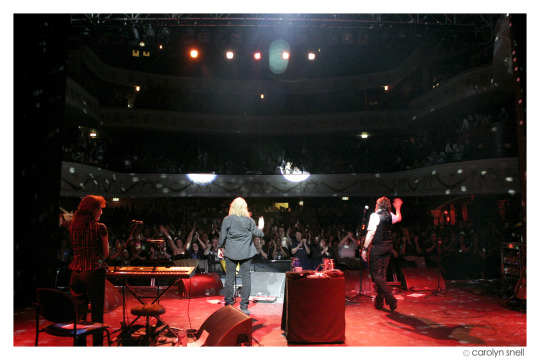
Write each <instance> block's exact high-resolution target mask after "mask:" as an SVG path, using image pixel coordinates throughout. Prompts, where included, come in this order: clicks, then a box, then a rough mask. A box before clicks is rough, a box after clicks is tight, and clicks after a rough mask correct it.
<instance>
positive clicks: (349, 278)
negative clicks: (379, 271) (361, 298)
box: [343, 270, 375, 295]
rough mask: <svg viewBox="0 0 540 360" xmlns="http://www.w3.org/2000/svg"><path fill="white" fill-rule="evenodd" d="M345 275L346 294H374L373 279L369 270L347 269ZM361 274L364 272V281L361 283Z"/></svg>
mask: <svg viewBox="0 0 540 360" xmlns="http://www.w3.org/2000/svg"><path fill="white" fill-rule="evenodd" d="M343 274H344V275H345V294H347V295H349V294H351V293H354V294H364V295H367V294H373V293H374V292H375V290H374V286H373V281H371V275H370V274H369V271H368V270H347V271H344V272H343ZM360 274H362V283H361V284H360Z"/></svg>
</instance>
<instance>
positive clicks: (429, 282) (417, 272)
mask: <svg viewBox="0 0 540 360" xmlns="http://www.w3.org/2000/svg"><path fill="white" fill-rule="evenodd" d="M401 272H402V273H403V278H404V281H405V289H407V290H442V289H445V288H446V286H445V284H444V279H443V277H442V275H441V272H440V270H439V269H438V268H428V269H417V268H403V269H401Z"/></svg>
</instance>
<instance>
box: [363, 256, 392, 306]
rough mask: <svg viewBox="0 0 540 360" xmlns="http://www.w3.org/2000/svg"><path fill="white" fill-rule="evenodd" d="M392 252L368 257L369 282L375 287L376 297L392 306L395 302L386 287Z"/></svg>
mask: <svg viewBox="0 0 540 360" xmlns="http://www.w3.org/2000/svg"><path fill="white" fill-rule="evenodd" d="M391 256H392V251H391V250H390V251H387V252H385V253H383V254H380V255H373V254H372V255H370V257H369V273H370V275H371V280H372V281H373V282H374V283H375V285H377V297H378V298H384V299H385V300H386V303H387V304H388V305H390V304H394V303H395V302H396V301H397V300H396V298H395V297H394V295H393V294H392V291H390V289H389V288H388V286H387V285H386V271H387V270H388V264H389V263H390V257H391Z"/></svg>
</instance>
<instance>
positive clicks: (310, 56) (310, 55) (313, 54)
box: [308, 51, 315, 61]
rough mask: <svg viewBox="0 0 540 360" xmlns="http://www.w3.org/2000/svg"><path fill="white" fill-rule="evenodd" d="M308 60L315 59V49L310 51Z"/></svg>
mask: <svg viewBox="0 0 540 360" xmlns="http://www.w3.org/2000/svg"><path fill="white" fill-rule="evenodd" d="M308 60H311V61H313V60H315V53H314V52H313V51H310V52H309V53H308Z"/></svg>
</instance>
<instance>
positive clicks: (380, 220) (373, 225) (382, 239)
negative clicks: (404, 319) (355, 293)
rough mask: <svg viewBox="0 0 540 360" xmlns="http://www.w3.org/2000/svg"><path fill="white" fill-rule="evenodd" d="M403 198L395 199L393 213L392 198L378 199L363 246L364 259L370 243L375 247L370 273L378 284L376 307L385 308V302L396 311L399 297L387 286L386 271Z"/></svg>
mask: <svg viewBox="0 0 540 360" xmlns="http://www.w3.org/2000/svg"><path fill="white" fill-rule="evenodd" d="M402 204H403V200H401V199H398V198H396V199H394V207H395V208H396V213H395V214H394V213H392V212H391V210H392V207H391V205H390V200H389V199H388V198H387V197H382V198H379V199H378V200H377V204H376V206H375V212H374V213H373V214H371V216H370V218H369V223H368V228H367V235H366V241H365V242H364V247H363V248H362V259H363V260H364V261H367V260H368V251H369V247H370V245H371V244H372V243H373V247H372V249H371V251H370V252H369V273H370V274H371V280H372V281H373V282H374V283H375V285H377V296H376V297H375V308H376V309H378V310H382V309H383V305H384V304H383V302H384V301H386V304H387V305H389V306H390V310H391V311H394V310H395V309H396V307H397V299H396V298H395V297H394V295H393V294H392V292H391V291H390V289H388V286H386V271H387V269H388V264H389V262H390V257H391V256H392V224H395V223H397V222H400V221H401V205H402Z"/></svg>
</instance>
